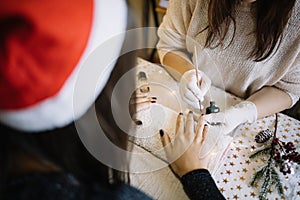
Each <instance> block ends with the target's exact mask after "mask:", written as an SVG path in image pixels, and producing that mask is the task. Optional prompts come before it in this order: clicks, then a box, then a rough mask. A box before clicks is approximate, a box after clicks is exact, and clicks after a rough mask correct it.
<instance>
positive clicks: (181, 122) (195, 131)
mask: <svg viewBox="0 0 300 200" xmlns="http://www.w3.org/2000/svg"><path fill="white" fill-rule="evenodd" d="M203 121H204V120H203V117H202V116H201V117H200V118H199V121H198V124H197V126H196V127H195V124H194V119H193V113H192V112H189V114H188V115H187V117H186V120H185V119H184V116H183V114H182V113H180V114H179V115H178V117H177V122H176V136H175V139H174V142H171V139H170V137H169V135H168V133H167V132H165V131H164V130H160V135H161V140H162V143H163V146H164V149H165V153H166V156H167V159H168V161H169V162H170V163H171V168H172V169H173V171H174V172H175V173H176V174H177V175H178V176H179V177H182V176H183V175H184V174H186V173H188V172H190V171H193V170H196V169H207V165H208V160H209V156H206V157H204V158H201V159H200V157H201V156H200V152H201V149H202V146H203V144H204V143H205V138H206V134H207V131H208V126H206V125H204V122H203ZM201 153H205V152H201Z"/></svg>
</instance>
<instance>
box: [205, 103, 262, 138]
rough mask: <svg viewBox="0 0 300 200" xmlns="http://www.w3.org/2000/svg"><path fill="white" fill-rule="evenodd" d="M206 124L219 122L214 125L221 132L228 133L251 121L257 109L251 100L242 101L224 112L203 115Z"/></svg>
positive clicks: (254, 118) (255, 117)
mask: <svg viewBox="0 0 300 200" xmlns="http://www.w3.org/2000/svg"><path fill="white" fill-rule="evenodd" d="M204 119H205V120H206V121H207V123H208V124H211V123H218V122H221V124H220V125H219V126H215V127H216V128H218V129H219V130H220V133H222V134H225V135H226V134H228V133H230V132H231V131H233V130H234V129H235V128H236V127H237V126H239V125H240V124H243V123H246V122H248V123H253V122H255V121H256V119H257V110H256V106H255V104H254V103H252V102H251V101H242V102H240V103H238V104H237V105H235V106H232V107H230V108H229V109H227V110H226V111H225V112H219V113H212V114H208V115H205V116H204Z"/></svg>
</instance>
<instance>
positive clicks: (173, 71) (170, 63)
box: [162, 52, 194, 81]
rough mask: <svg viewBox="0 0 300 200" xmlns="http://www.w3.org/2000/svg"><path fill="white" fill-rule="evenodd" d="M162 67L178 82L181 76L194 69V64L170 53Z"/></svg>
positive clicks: (165, 57)
mask: <svg viewBox="0 0 300 200" xmlns="http://www.w3.org/2000/svg"><path fill="white" fill-rule="evenodd" d="M162 65H163V66H164V67H165V68H166V70H167V71H168V72H169V73H170V75H171V76H173V78H174V79H175V80H177V81H179V80H180V78H181V76H182V75H183V74H184V73H185V72H186V71H188V70H191V69H193V68H194V67H193V64H192V63H191V62H190V61H189V60H187V59H186V58H183V57H181V56H179V55H177V54H176V53H173V52H168V53H167V54H166V55H165V56H164V58H163V61H162Z"/></svg>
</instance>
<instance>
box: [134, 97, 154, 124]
mask: <svg viewBox="0 0 300 200" xmlns="http://www.w3.org/2000/svg"><path fill="white" fill-rule="evenodd" d="M156 100H157V99H156V97H148V96H147V95H145V94H138V93H136V92H134V93H133V94H132V96H131V98H130V101H129V113H130V116H131V118H132V120H133V121H134V122H135V124H136V125H142V124H143V122H142V121H140V120H139V119H136V114H137V113H138V112H140V111H142V110H147V109H149V108H150V105H151V103H156Z"/></svg>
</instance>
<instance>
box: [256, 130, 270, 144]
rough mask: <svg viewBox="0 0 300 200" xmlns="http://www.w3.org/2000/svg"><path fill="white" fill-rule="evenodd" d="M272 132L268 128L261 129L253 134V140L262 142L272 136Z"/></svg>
mask: <svg viewBox="0 0 300 200" xmlns="http://www.w3.org/2000/svg"><path fill="white" fill-rule="evenodd" d="M272 135H273V133H272V132H271V130H270V129H266V130H262V131H260V132H259V133H258V134H257V135H256V136H255V142H257V143H264V142H266V141H268V140H269V139H270V138H271V137H272Z"/></svg>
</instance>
